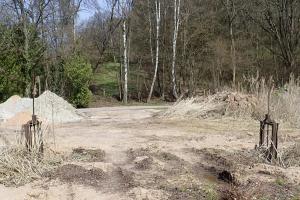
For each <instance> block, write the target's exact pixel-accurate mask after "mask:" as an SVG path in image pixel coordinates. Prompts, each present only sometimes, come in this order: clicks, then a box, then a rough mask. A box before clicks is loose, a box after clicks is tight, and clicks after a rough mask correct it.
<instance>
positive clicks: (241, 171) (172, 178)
mask: <svg viewBox="0 0 300 200" xmlns="http://www.w3.org/2000/svg"><path fill="white" fill-rule="evenodd" d="M163 109H165V107H113V108H108V107H105V108H93V109H82V110H80V112H81V113H82V114H84V115H85V116H87V117H86V119H85V120H82V121H80V122H77V123H68V124H60V125H57V126H56V127H55V137H54V136H53V135H52V134H50V133H49V135H48V136H47V138H48V139H47V142H48V145H50V146H51V148H52V149H53V150H55V151H58V152H63V153H64V154H66V155H67V154H71V153H72V151H73V150H74V149H76V148H79V147H80V148H81V149H80V150H79V151H78V150H77V151H76V152H77V153H78V154H79V156H80V155H81V153H82V154H84V155H89V157H88V159H77V160H76V159H75V160H72V161H68V162H66V163H64V164H63V165H62V166H60V167H59V168H58V169H57V170H56V171H54V172H49V174H48V175H45V177H43V178H41V179H40V180H36V181H34V182H33V183H30V184H26V185H24V186H19V187H6V186H3V185H0V199H7V200H18V199H53V200H54V199H55V200H59V199H61V200H65V199H78V200H79V199H80V200H81V199H103V200H106V199H107V200H108V199H111V200H116V199H126V200H127V199H138V200H143V199H148V200H152V199H153V200H154V199H172V200H173V199H183V200H184V199H222V198H223V199H234V198H235V199H262V198H265V199H275V198H276V199H297V198H299V194H300V192H299V191H300V188H299V184H300V175H299V174H300V167H297V166H296V167H290V168H287V169H284V168H281V167H276V166H271V165H268V164H266V163H263V162H262V161H260V160H257V159H256V157H255V156H254V155H255V153H254V146H255V144H257V143H258V142H257V139H258V134H257V133H258V128H259V127H258V126H259V124H258V122H255V121H251V120H249V121H242V120H233V119H229V118H226V119H205V120H174V119H172V120H167V119H159V118H157V117H155V114H156V113H158V112H159V111H161V110H163ZM0 130H1V134H0V136H1V137H0V146H5V145H8V144H9V143H13V142H14V140H15V137H16V134H18V133H15V132H14V128H13V127H10V128H9V129H8V128H7V127H1V126H0ZM280 133H282V134H281V135H280V141H281V143H280V144H281V145H282V146H284V147H288V146H289V145H291V144H293V142H295V141H300V134H299V130H294V129H289V128H287V127H284V126H282V127H281V129H280ZM54 141H55V144H54ZM73 153H74V152H73Z"/></svg>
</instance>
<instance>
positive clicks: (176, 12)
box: [172, 0, 181, 99]
mask: <svg viewBox="0 0 300 200" xmlns="http://www.w3.org/2000/svg"><path fill="white" fill-rule="evenodd" d="M180 3H181V0H178V1H177V0H174V32H173V57H172V84H173V95H174V97H175V98H176V99H177V98H178V94H177V89H176V47H177V37H178V29H179V23H180Z"/></svg>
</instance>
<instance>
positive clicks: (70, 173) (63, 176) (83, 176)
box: [46, 164, 108, 187]
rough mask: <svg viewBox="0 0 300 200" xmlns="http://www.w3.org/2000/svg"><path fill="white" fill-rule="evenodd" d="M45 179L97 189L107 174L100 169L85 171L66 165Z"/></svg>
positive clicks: (72, 165) (79, 167)
mask: <svg viewBox="0 0 300 200" xmlns="http://www.w3.org/2000/svg"><path fill="white" fill-rule="evenodd" d="M46 177H48V178H51V179H59V180H60V181H62V182H66V183H77V184H82V185H88V186H93V187H99V186H101V185H102V183H103V182H104V181H105V180H106V179H107V177H108V176H107V174H105V172H104V171H102V170H101V169H98V168H97V169H96V168H93V169H89V170H88V169H85V168H84V167H81V166H78V165H74V164H66V165H63V166H61V167H59V168H58V169H57V170H56V171H54V172H52V173H49V174H48V175H46Z"/></svg>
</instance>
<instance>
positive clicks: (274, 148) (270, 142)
mask: <svg viewBox="0 0 300 200" xmlns="http://www.w3.org/2000/svg"><path fill="white" fill-rule="evenodd" d="M272 90H273V86H272V87H271V88H270V90H269V91H268V114H266V115H265V119H264V120H262V121H260V131H259V148H260V149H261V148H264V149H266V150H267V151H266V157H267V160H268V161H269V162H272V160H273V159H277V157H278V127H279V123H276V122H275V121H274V120H272V119H271V116H270V96H271V91H272Z"/></svg>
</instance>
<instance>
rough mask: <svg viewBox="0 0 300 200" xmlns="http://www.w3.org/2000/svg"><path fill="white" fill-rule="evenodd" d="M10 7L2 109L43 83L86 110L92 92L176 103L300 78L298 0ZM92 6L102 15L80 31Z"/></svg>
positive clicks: (1, 39)
mask: <svg viewBox="0 0 300 200" xmlns="http://www.w3.org/2000/svg"><path fill="white" fill-rule="evenodd" d="M0 6H1V8H0V101H4V100H6V99H7V98H9V97H10V96H11V95H13V94H19V95H22V96H30V94H31V90H32V88H33V86H32V82H33V79H35V82H36V84H37V85H38V87H39V88H40V90H41V91H43V90H51V91H53V92H55V93H57V94H58V95H61V96H63V97H65V98H67V99H68V100H69V101H70V102H72V103H73V104H74V105H76V106H77V107H86V106H88V104H89V102H90V99H91V96H92V94H91V92H93V93H94V94H101V95H103V96H112V97H114V98H117V99H119V100H122V101H123V102H125V103H127V101H128V100H137V101H145V102H146V101H150V100H151V98H154V97H156V98H161V99H162V100H167V101H173V100H176V99H177V98H179V97H181V96H193V95H196V94H198V93H199V92H201V91H202V90H203V89H209V90H211V91H218V90H221V89H222V88H224V87H225V86H227V87H231V88H233V89H237V88H238V87H247V83H248V82H251V81H254V80H258V79H259V78H261V77H266V78H269V77H272V78H273V80H274V82H275V84H276V85H277V86H283V85H284V83H285V82H287V81H288V79H289V77H290V75H291V74H294V76H295V77H298V76H299V67H298V66H299V61H300V54H299V39H300V38H299V37H300V35H299V33H300V1H297V0H251V1H245V0H106V6H105V9H101V8H100V7H99V4H98V2H97V1H96V0H95V1H93V0H0ZM83 7H85V8H90V9H93V10H96V12H95V14H94V15H93V16H92V17H91V18H89V19H88V20H86V21H83V22H80V23H79V22H78V13H79V12H80V10H81V9H83ZM104 72H105V73H104ZM112 72H113V73H112ZM103 74H105V77H104V76H103ZM107 74H108V75H107ZM106 75H107V76H106ZM100 77H102V78H100ZM99 79H101V81H103V80H104V79H105V80H107V82H106V83H108V85H103V84H101V83H99V81H98V82H97V80H99ZM109 84H111V85H109ZM112 88H113V89H112Z"/></svg>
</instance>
